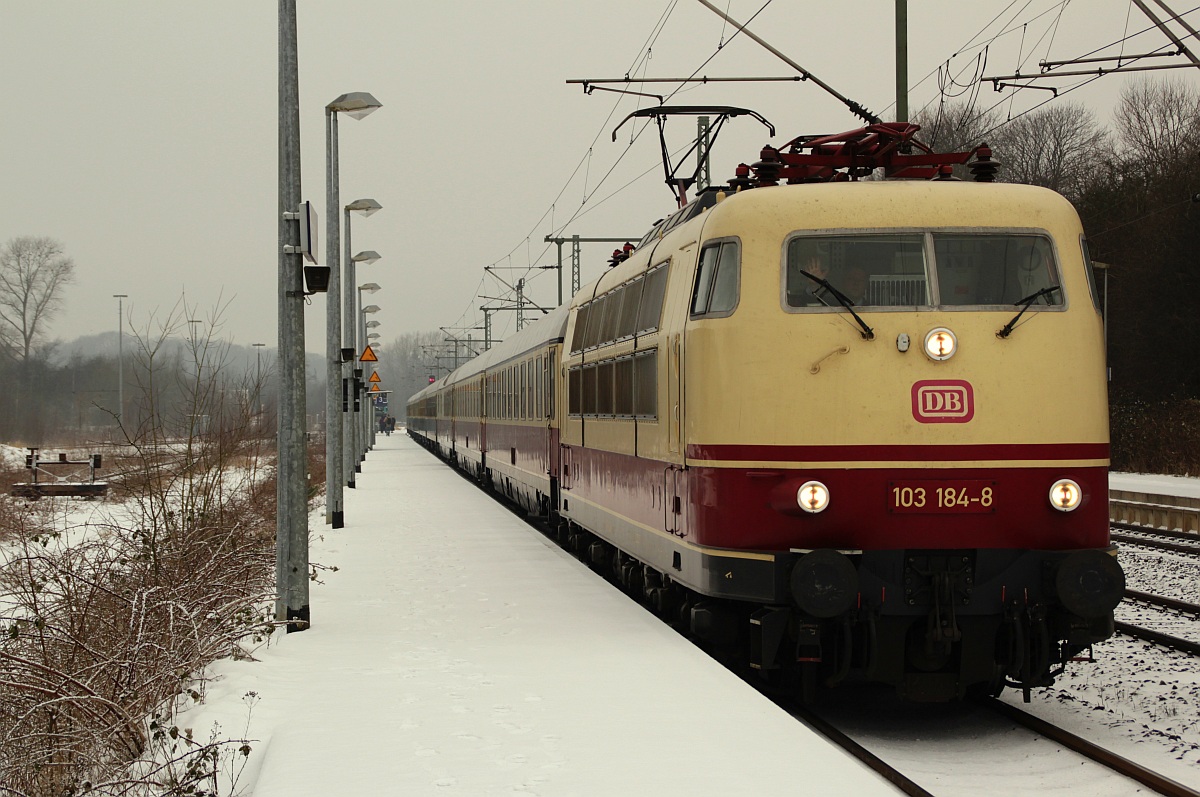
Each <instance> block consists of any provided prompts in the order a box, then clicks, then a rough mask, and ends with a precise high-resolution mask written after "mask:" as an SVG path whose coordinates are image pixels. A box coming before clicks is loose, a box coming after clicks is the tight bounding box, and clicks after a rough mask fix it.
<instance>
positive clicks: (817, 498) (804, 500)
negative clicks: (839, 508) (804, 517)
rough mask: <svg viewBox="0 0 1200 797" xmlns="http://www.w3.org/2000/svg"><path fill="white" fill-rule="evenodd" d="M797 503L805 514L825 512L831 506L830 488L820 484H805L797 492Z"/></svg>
mask: <svg viewBox="0 0 1200 797" xmlns="http://www.w3.org/2000/svg"><path fill="white" fill-rule="evenodd" d="M796 503H797V504H799V505H800V508H801V509H803V510H804V511H805V512H811V513H813V514H814V515H815V514H816V513H818V512H823V511H825V507H827V506H829V488H828V487H826V486H825V485H823V484H821V483H820V482H805V483H804V484H802V485H800V489H799V490H797V491H796Z"/></svg>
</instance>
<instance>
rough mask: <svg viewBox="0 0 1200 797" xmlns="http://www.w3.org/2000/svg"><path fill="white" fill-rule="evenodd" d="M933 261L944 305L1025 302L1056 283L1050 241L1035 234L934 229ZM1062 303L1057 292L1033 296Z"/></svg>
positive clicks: (1040, 302) (1038, 301) (1041, 302)
mask: <svg viewBox="0 0 1200 797" xmlns="http://www.w3.org/2000/svg"><path fill="white" fill-rule="evenodd" d="M933 242H934V259H935V261H936V262H937V278H938V288H939V292H940V294H941V301H940V302H939V304H940V305H943V306H958V307H961V306H979V305H983V306H988V305H1007V306H1012V305H1016V304H1023V303H1025V302H1026V301H1028V300H1029V298H1030V297H1034V296H1035V295H1036V294H1037V293H1038V292H1039V291H1042V290H1045V289H1048V288H1051V287H1052V286H1058V285H1059V284H1060V281H1059V278H1058V271H1057V269H1056V268H1055V265H1054V255H1053V252H1052V250H1051V248H1050V242H1049V241H1048V240H1046V239H1045V238H1042V237H1039V236H1034V235H979V234H965V233H964V234H952V233H934V235H933ZM1033 301H1034V306H1038V305H1041V306H1045V305H1061V304H1062V303H1063V295H1062V291H1061V290H1050V291H1047V292H1046V293H1044V294H1042V295H1041V296H1036V298H1034V300H1033Z"/></svg>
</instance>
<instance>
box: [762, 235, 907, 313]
mask: <svg viewBox="0 0 1200 797" xmlns="http://www.w3.org/2000/svg"><path fill="white" fill-rule="evenodd" d="M787 253H788V254H787V286H786V292H787V303H788V305H789V306H790V307H821V306H827V307H840V304H839V303H838V302H837V301H836V300H835V299H834V298H833V297H831V296H830V295H829V291H828V288H827V287H826V286H825V285H822V284H821V283H820V282H819V281H818V280H817V279H814V277H816V278H818V279H820V280H824V281H826V282H827V283H828V284H829V285H830V286H832V287H833V288H834V289H835V290H837V291H839V292H840V293H841V294H842V295H843V296H844V297H846V299H848V300H849V301H850V302H852V303H853V304H854V305H855V306H864V307H913V306H917V305H927V304H929V303H930V302H929V280H928V279H927V277H926V266H925V243H924V236H922V235H920V234H908V235H839V236H837V237H823V238H815V237H814V238H794V239H792V241H791V242H790V243H789V244H788V250H787ZM809 275H811V276H809Z"/></svg>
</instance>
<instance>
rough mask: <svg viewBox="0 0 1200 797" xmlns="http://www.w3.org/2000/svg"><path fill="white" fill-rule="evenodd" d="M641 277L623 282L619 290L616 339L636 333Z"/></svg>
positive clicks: (642, 280) (640, 299)
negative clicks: (623, 284)
mask: <svg viewBox="0 0 1200 797" xmlns="http://www.w3.org/2000/svg"><path fill="white" fill-rule="evenodd" d="M644 283H645V280H644V279H642V278H641V277H638V278H637V279H635V280H633V281H632V282H628V283H626V284H625V290H623V291H622V292H621V317H620V319H619V320H618V321H617V340H622V339H624V338H631V337H633V336H634V335H635V334H636V333H637V319H638V306H639V305H640V304H641V302H642V285H643V284H644Z"/></svg>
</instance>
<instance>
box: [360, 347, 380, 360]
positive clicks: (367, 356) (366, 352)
mask: <svg viewBox="0 0 1200 797" xmlns="http://www.w3.org/2000/svg"><path fill="white" fill-rule="evenodd" d="M358 361H359V362H360V363H377V362H379V358H378V357H376V356H375V352H373V351H371V347H370V346H367V347H366V348H365V349H363V353H362V356H361V357H359V358H358Z"/></svg>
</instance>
